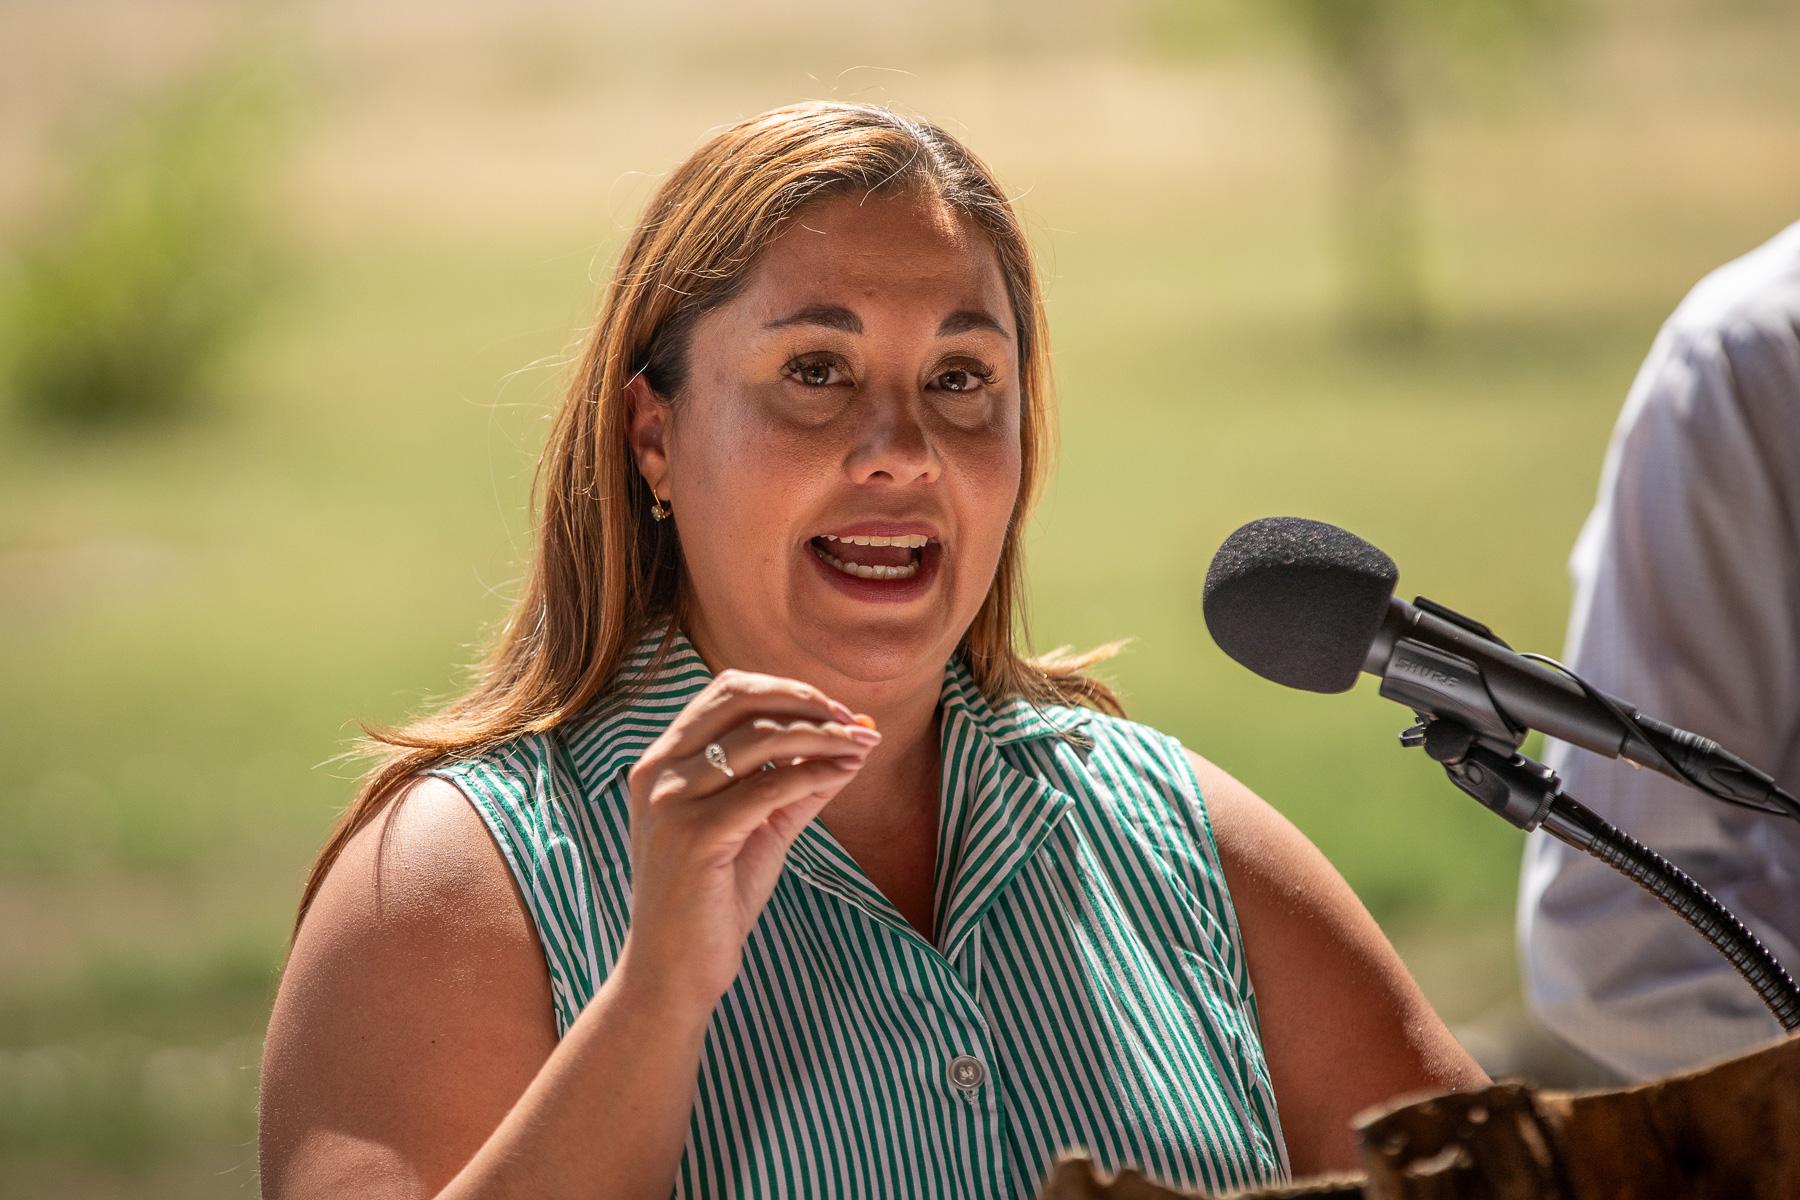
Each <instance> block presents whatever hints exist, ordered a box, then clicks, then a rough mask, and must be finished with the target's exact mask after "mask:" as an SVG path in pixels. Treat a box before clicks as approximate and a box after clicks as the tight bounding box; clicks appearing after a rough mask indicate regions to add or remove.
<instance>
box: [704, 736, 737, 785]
mask: <svg viewBox="0 0 1800 1200" xmlns="http://www.w3.org/2000/svg"><path fill="white" fill-rule="evenodd" d="M702 753H704V754H705V755H706V761H707V762H709V763H711V764H712V765H713V766H715V767H717V768H719V770H721V771H723V772H725V778H727V779H736V778H737V772H736V771H733V770H732V769H731V764H730V763H728V762H726V761H725V747H723V746H721V745H719V743H717V742H708V743H706V749H705V750H704V751H702Z"/></svg>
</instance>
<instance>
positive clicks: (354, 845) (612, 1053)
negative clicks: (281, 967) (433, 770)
mask: <svg viewBox="0 0 1800 1200" xmlns="http://www.w3.org/2000/svg"><path fill="white" fill-rule="evenodd" d="M629 957H630V953H629V944H628V945H627V950H626V953H625V955H623V956H622V957H621V958H620V961H619V963H618V965H617V967H616V968H615V970H614V972H613V974H612V975H611V976H609V977H608V979H607V981H606V984H605V985H604V986H603V987H602V988H601V990H600V992H599V994H598V995H597V996H596V997H595V999H594V1001H593V1002H592V1003H591V1004H589V1005H588V1006H587V1008H586V1009H585V1010H584V1011H583V1013H582V1015H581V1017H580V1018H579V1019H577V1021H576V1022H575V1024H574V1025H573V1026H572V1027H571V1028H570V1030H569V1033H568V1036H566V1037H565V1038H564V1039H563V1040H562V1041H561V1042H560V1043H558V1041H557V1040H556V1034H555V1028H554V1025H553V1024H552V1018H551V1004H550V985H549V979H548V976H547V973H546V970H545V965H544V957H543V952H542V950H540V949H539V946H538V940H537V936H536V932H535V929H534V927H533V925H532V921H531V918H530V916H529V914H528V913H527V912H526V910H525V907H524V904H523V902H522V900H521V898H520V896H519V893H518V890H517V888H516V886H515V885H514V883H513V881H512V877H511V875H510V873H509V872H508V871H507V868H506V865H505V863H504V861H503V860H502V859H501V857H500V853H499V850H498V848H497V847H496V846H495V845H494V843H493V840H492V839H491V838H490V837H489V835H488V833H487V830H486V828H485V827H484V826H483V825H482V823H481V819H480V817H479V816H478V815H477V814H476V813H475V811H474V810H473V809H472V808H471V807H470V805H469V803H468V801H467V800H466V799H465V798H463V797H462V795H461V794H460V793H459V792H457V790H456V789H455V786H454V785H453V784H450V783H448V782H446V781H444V780H439V779H433V778H427V779H422V780H420V781H418V782H416V783H414V784H413V785H411V787H410V788H409V790H408V791H407V793H406V794H404V795H402V796H400V797H398V798H397V799H396V800H395V802H394V803H393V804H392V805H390V806H388V807H387V808H386V809H384V810H383V813H382V815H381V816H380V817H379V818H377V819H376V820H375V821H373V822H371V823H370V824H369V825H368V826H367V827H365V828H364V829H363V830H362V831H360V832H359V833H358V834H357V835H356V837H354V838H353V839H352V840H351V841H350V842H349V843H348V845H346V847H345V849H344V853H343V855H342V857H341V858H340V859H339V860H338V861H337V863H336V864H335V865H334V866H333V867H332V869H331V873H330V875H329V876H328V877H327V879H326V881H325V884H324V886H323V887H322V888H321V889H320V891H319V894H318V897H317V898H316V900H315V901H314V903H313V906H312V908H311V910H310V911H309V913H308V914H307V917H306V921H305V923H304V924H303V925H302V927H301V931H300V936H299V939H298V940H297V942H296V943H295V946H294V951H293V954H292V956H291V958H290V961H289V963H288V966H287V970H286V973H285V975H284V977H283V979H282V983H281V988H280V992H279V994H278V995H277V997H276V1001H275V1008H274V1013H273V1016H272V1017H271V1020H270V1023H269V1032H268V1038H267V1041H266V1043H265V1046H264V1057H263V1077H262V1107H261V1118H260V1120H261V1129H260V1135H261V1136H260V1154H261V1165H262V1191H263V1195H264V1196H265V1197H269V1198H277V1197H279V1198H281V1200H290V1198H292V1200H304V1198H311V1197H328V1196H329V1197H337V1196H352V1195H353V1196H358V1197H367V1198H369V1200H401V1198H405V1200H415V1198H423V1197H443V1198H444V1200H453V1198H460V1197H477V1196H483V1197H485V1196H502V1195H507V1196H510V1195H531V1196H541V1197H559V1196H571V1197H573V1196H585V1195H592V1194H593V1193H594V1189H595V1188H596V1187H598V1186H600V1185H601V1183H602V1182H604V1184H605V1186H606V1189H607V1194H609V1195H617V1196H657V1197H663V1196H667V1195H668V1194H669V1193H670V1191H671V1190H673V1187H674V1177H675V1171H676V1169H677V1167H678V1165H679V1160H680V1155H681V1151H682V1147H683V1146H684V1144H685V1141H686V1135H687V1127H688V1119H689V1116H690V1114H691V1111H692V1106H693V1093H694V1083H695V1079H696V1077H697V1075H698V1072H699V1058H700V1051H701V1047H702V1044H703V1042H704V1039H705V1032H706V1022H707V1019H708V1018H709V1016H710V1013H708V1012H704V1011H695V1006H694V1005H692V1004H687V1003H673V1002H670V1001H669V1000H668V998H665V997H661V996H659V995H657V994H655V993H654V991H653V990H651V989H650V988H648V987H646V986H645V984H646V983H647V982H648V981H643V980H639V979H638V978H637V976H636V975H635V974H633V972H632V971H631V969H630V967H629V963H628V959H629Z"/></svg>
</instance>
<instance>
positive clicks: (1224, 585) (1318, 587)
mask: <svg viewBox="0 0 1800 1200" xmlns="http://www.w3.org/2000/svg"><path fill="white" fill-rule="evenodd" d="M1399 578H1400V572H1399V570H1398V568H1396V567H1395V566H1394V560H1393V559H1391V558H1389V557H1388V556H1387V555H1385V554H1383V553H1382V552H1381V551H1380V550H1378V549H1376V548H1375V547H1374V546H1371V545H1370V544H1369V543H1367V542H1365V541H1363V540H1362V539H1361V538H1359V537H1357V536H1356V535H1355V534H1353V533H1349V532H1347V531H1345V530H1342V529H1339V528H1338V527H1337V526H1335V525H1327V524H1325V523H1324V522H1322V521H1309V520H1307V519H1306V518H1304V517H1263V518H1261V519H1260V520H1256V521H1252V522H1250V523H1249V524H1248V525H1245V526H1242V527H1241V528H1239V529H1238V530H1237V532H1235V533H1233V534H1232V535H1231V536H1230V537H1228V538H1226V539H1225V543H1224V544H1223V545H1222V546H1220V547H1219V552H1218V553H1217V554H1215V555H1213V560H1212V565H1211V566H1210V567H1208V568H1207V571H1206V592H1205V597H1204V599H1203V600H1202V602H1201V608H1202V610H1203V612H1204V614H1205V617H1206V628H1207V629H1208V630H1209V631H1210V632H1211V633H1212V636H1213V640H1214V641H1215V642H1217V643H1218V644H1219V649H1221V650H1223V651H1225V653H1227V654H1229V655H1230V656H1231V657H1232V658H1234V659H1236V660H1237V661H1238V662H1240V663H1242V664H1243V665H1244V666H1246V667H1248V668H1250V669H1251V670H1252V671H1255V672H1256V673H1257V674H1258V675H1261V676H1262V677H1263V678H1265V679H1272V680H1274V681H1275V682H1276V683H1280V684H1285V685H1287V686H1288V687H1295V688H1303V689H1305V690H1306V691H1309V692H1343V691H1348V690H1349V689H1350V686H1351V685H1352V684H1353V683H1355V682H1356V676H1357V674H1358V672H1360V671H1361V670H1362V665H1363V658H1364V657H1365V656H1366V655H1367V654H1368V652H1369V646H1370V645H1371V644H1372V643H1373V642H1374V641H1375V634H1376V632H1377V631H1379V630H1380V628H1381V620H1382V617H1383V616H1384V615H1385V614H1386V612H1387V603H1388V597H1390V596H1392V595H1393V594H1394V584H1395V582H1396V581H1398V580H1399Z"/></svg>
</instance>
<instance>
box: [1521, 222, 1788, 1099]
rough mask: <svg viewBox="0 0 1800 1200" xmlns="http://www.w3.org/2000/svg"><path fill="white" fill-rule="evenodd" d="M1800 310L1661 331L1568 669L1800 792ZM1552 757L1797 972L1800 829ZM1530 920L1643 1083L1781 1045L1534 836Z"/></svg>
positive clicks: (1549, 987)
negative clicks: (1799, 528) (1799, 527)
mask: <svg viewBox="0 0 1800 1200" xmlns="http://www.w3.org/2000/svg"><path fill="white" fill-rule="evenodd" d="M1796 228H1800V227H1796ZM1703 286H1704V285H1703ZM1695 295H1699V289H1697V290H1696V293H1695ZM1692 302H1693V297H1690V304H1689V305H1684V309H1687V308H1691V305H1692ZM1793 308H1794V311H1793V312H1784V311H1782V306H1781V305H1780V304H1773V305H1765V306H1763V308H1761V309H1757V308H1756V307H1755V306H1751V307H1750V308H1748V309H1746V308H1744V307H1742V306H1738V307H1734V308H1731V309H1730V310H1729V311H1727V312H1726V313H1724V314H1719V315H1718V316H1719V319H1717V320H1711V319H1707V320H1695V319H1693V314H1692V312H1691V311H1690V312H1689V313H1688V314H1687V315H1686V316H1685V317H1684V315H1683V312H1682V310H1678V311H1677V314H1676V317H1675V318H1671V320H1670V322H1669V324H1668V325H1665V326H1664V328H1663V330H1662V332H1661V333H1660V334H1659V336H1658V338H1657V341H1656V344H1655V345H1654V347H1653V348H1652V350H1651V353H1650V356H1649V358H1648V359H1647V360H1646V361H1645V363H1644V366H1643V368H1642V370H1641V371H1640V372H1639V374H1638V377H1637V380H1636V382H1635V383H1634V384H1633V387H1632V390H1631V394H1630V396H1629V397H1628V399H1627V401H1626V406H1625V410H1624V412H1623V413H1622V415H1621V417H1620V419H1619V423H1618V426H1617V428H1616V429H1615V430H1614V433H1613V437H1612V441H1611V444H1610V446H1609V448H1608V451H1607V458H1606V464H1605V467H1604V469H1603V472H1602V477H1601V484H1600V494H1599V498H1598V503H1597V505H1596V507H1595V509H1594V510H1593V512H1592V513H1591V514H1590V516H1589V518H1588V520H1587V523H1586V525H1585V526H1584V527H1583V529H1582V532H1581V535H1580V538H1579V539H1578V541H1577V543H1576V547H1575V550H1574V553H1573V555H1572V557H1571V559H1570V563H1569V567H1570V573H1571V575H1572V576H1573V580H1574V584H1575V605H1574V610H1573V614H1572V618H1571V623H1570V628H1569V637H1568V647H1567V655H1568V657H1567V658H1566V659H1565V661H1567V662H1568V663H1569V665H1570V666H1571V667H1573V668H1574V669H1575V670H1576V671H1578V672H1580V673H1581V674H1582V675H1583V676H1584V677H1585V678H1586V679H1588V681H1589V682H1591V683H1592V684H1594V685H1595V686H1596V687H1599V688H1601V689H1602V690H1605V691H1608V692H1611V693H1613V694H1614V695H1617V696H1619V697H1621V698H1622V699H1624V700H1627V701H1629V702H1631V703H1632V704H1634V705H1636V706H1637V707H1638V708H1639V709H1640V710H1641V711H1642V712H1644V713H1645V714H1646V715H1648V716H1654V717H1658V718H1660V719H1662V720H1665V721H1669V722H1671V723H1673V724H1675V725H1677V726H1680V727H1682V728H1685V729H1690V730H1693V731H1695V732H1698V733H1702V734H1705V735H1707V736H1710V737H1713V738H1715V739H1717V740H1718V741H1719V742H1720V743H1722V744H1723V745H1724V746H1726V747H1727V748H1729V749H1731V750H1733V751H1735V752H1736V753H1738V754H1740V755H1742V756H1743V757H1744V758H1746V759H1748V760H1749V761H1750V762H1751V763H1753V764H1755V765H1756V766H1758V767H1760V768H1762V769H1763V770H1765V771H1768V772H1770V773H1771V774H1773V775H1775V776H1776V778H1777V779H1778V780H1779V781H1780V782H1781V783H1782V784H1783V786H1785V787H1787V788H1788V789H1789V790H1794V789H1795V787H1796V783H1797V782H1800V763H1797V762H1796V758H1797V755H1796V742H1797V738H1796V727H1797V725H1800V606H1797V603H1796V602H1797V600H1800V587H1797V586H1796V579H1797V576H1800V561H1797V557H1800V537H1797V536H1796V520H1797V519H1800V453H1797V452H1796V446H1797V445H1800V432H1797V431H1796V426H1797V425H1800V338H1797V337H1796V334H1795V328H1794V326H1795V324H1796V321H1797V320H1800V304H1795V305H1794V306H1793ZM1545 757H1546V761H1548V762H1549V764H1550V765H1551V766H1552V767H1553V768H1555V769H1556V770H1557V772H1558V773H1559V774H1560V775H1561V777H1562V780H1563V784H1564V788H1565V790H1566V791H1567V792H1568V793H1569V794H1570V795H1572V796H1574V797H1575V798H1577V799H1578V800H1580V801H1581V802H1583V803H1584V804H1586V805H1588V806H1589V807H1590V808H1592V809H1594V810H1595V811H1596V812H1598V813H1599V814H1600V815H1601V816H1603V817H1605V818H1606V819H1607V820H1609V821H1611V822H1612V823H1613V824H1615V825H1618V826H1619V827H1621V828H1622V829H1624V830H1625V831H1626V832H1627V833H1630V834H1631V835H1633V836H1634V837H1636V838H1637V839H1638V840H1639V841H1641V842H1643V843H1645V844H1646V845H1648V846H1650V847H1651V848H1652V849H1654V850H1657V851H1659V852H1661V853H1662V854H1664V855H1665V856H1667V857H1668V858H1669V859H1670V860H1672V861H1673V862H1674V863H1675V864H1676V865H1677V866H1679V867H1681V868H1682V869H1684V870H1686V871H1687V872H1688V873H1689V874H1690V875H1692V876H1694V877H1695V878H1696V879H1697V880H1699V882H1700V883H1701V884H1702V885H1703V886H1704V887H1706V888H1707V889H1708V890H1709V891H1711V892H1712V893H1713V894H1714V895H1715V896H1717V897H1718V898H1719V899H1720V900H1721V901H1723V902H1724V903H1725V904H1726V906H1727V907H1729V908H1730V909H1731V910H1732V911H1733V912H1735V913H1736V914H1737V915H1738V917H1739V918H1740V919H1742V920H1743V921H1744V923H1745V924H1746V925H1748V926H1749V927H1750V929H1751V931H1752V932H1754V933H1755V934H1757V936H1758V937H1760V938H1761V939H1762V941H1763V943H1764V944H1765V945H1767V946H1768V947H1769V948H1770V949H1771V950H1773V951H1774V952H1775V954H1776V955H1777V957H1779V958H1780V959H1781V960H1782V961H1783V963H1784V964H1786V965H1787V966H1788V967H1789V968H1790V969H1794V968H1795V967H1796V966H1797V965H1800V955H1796V953H1795V946H1796V943H1797V942H1800V887H1797V884H1800V823H1796V822H1793V821H1789V820H1784V819H1782V818H1777V817H1772V816H1767V815H1762V814H1758V813H1754V812H1749V811H1746V810H1744V809H1740V808H1735V807H1732V806H1729V805H1726V804H1723V803H1720V802H1718V801H1715V800H1712V799H1710V798H1708V797H1706V796H1703V795H1701V794H1700V793H1698V792H1695V791H1693V790H1691V789H1688V788H1686V787H1683V786H1682V785H1680V784H1677V783H1675V782H1673V781H1671V780H1668V779H1665V778H1664V777H1662V776H1661V775H1658V774H1654V773H1652V772H1650V771H1647V770H1641V769H1637V768H1633V767H1631V766H1629V765H1628V764H1625V763H1623V762H1620V761H1617V760H1609V759H1605V758H1602V757H1600V756H1599V755H1595V754H1592V753H1590V752H1588V751H1585V750H1579V749H1576V748H1573V747H1571V746H1568V745H1567V744H1564V743H1560V742H1551V743H1549V744H1548V746H1547V753H1546V756H1545ZM1518 918H1519V943H1520V945H1519V949H1520V956H1521V965H1522V968H1523V972H1524V979H1525V984H1526V992H1527V1000H1528V1002H1529V1004H1530V1006H1531V1008H1532V1010H1533V1012H1534V1013H1535V1014H1536V1015H1537V1016H1538V1017H1539V1019H1540V1020H1542V1021H1543V1022H1544V1023H1545V1024H1546V1025H1547V1026H1549V1027H1550V1028H1551V1029H1553V1030H1554V1031H1556V1032H1557V1033H1559V1034H1560V1035H1561V1036H1563V1037H1564V1038H1565V1039H1567V1040H1568V1041H1570V1042H1571V1043H1573V1044H1574V1045H1575V1046H1576V1047H1577V1048H1579V1049H1581V1050H1583V1051H1584V1052H1586V1053H1587V1054H1588V1055H1590V1056H1591V1057H1593V1058H1595V1059H1596V1060H1598V1061H1599V1062H1601V1063H1603V1064H1605V1065H1607V1066H1609V1067H1611V1068H1612V1069H1614V1070H1616V1071H1619V1072H1620V1073H1622V1074H1624V1075H1626V1076H1627V1077H1632V1078H1646V1077H1652V1076H1659V1075H1665V1074H1669V1073H1672V1072H1675V1071H1678V1070H1681V1069H1685V1068H1687V1067H1690V1066H1693V1065H1696V1064H1698V1063H1700V1062H1704V1061H1708V1060H1711V1059H1715V1058H1719V1057H1724V1056H1727V1055H1730V1054H1733V1053H1737V1052H1739V1051H1741V1050H1743V1049H1746V1048H1748V1047H1749V1046H1751V1045H1754V1044H1756V1043H1759V1042H1762V1041H1764V1040H1767V1039H1771V1038H1775V1037H1778V1036H1780V1034H1781V1029H1780V1026H1779V1025H1778V1024H1777V1023H1776V1021H1775V1020H1774V1018H1773V1017H1772V1016H1770V1014H1769V1013H1768V1011H1767V1009H1765V1008H1764V1006H1763V1004H1762V1002H1761V1001H1760V1000H1758V999H1757V997H1756V994H1755V993H1754V992H1753V991H1752V990H1751V988H1750V987H1749V985H1748V984H1746V983H1745V982H1744V981H1743V980H1742V979H1741V978H1740V977H1739V976H1738V975H1737V973H1736V972H1735V971H1734V970H1733V969H1732V968H1731V966H1730V964H1729V963H1727V962H1726V961H1725V959H1724V958H1723V956H1721V955H1720V954H1719V953H1718V952H1717V951H1716V950H1714V949H1713V948H1712V947H1711V946H1710V945H1709V944H1708V943H1707V942H1706V941H1705V939H1703V938H1702V937H1701V936H1700V935H1699V934H1698V933H1696V932H1694V931H1693V930H1692V929H1690V928H1688V926H1687V925H1686V924H1685V923H1683V922H1682V921H1681V920H1680V919H1679V918H1678V917H1676V916H1675V915H1674V914H1673V913H1671V912H1669V911H1668V910H1667V909H1666V908H1664V907H1663V906H1662V905H1661V904H1660V903H1659V902H1657V901H1656V900H1655V899H1654V898H1652V897H1651V896H1650V895H1649V894H1648V893H1646V892H1644V891H1643V890H1642V889H1640V888H1639V887H1637V885H1635V884H1633V883H1631V882H1630V881H1629V880H1627V879H1626V878H1625V877H1624V876H1622V875H1620V874H1619V873H1617V872H1616V871H1614V870H1612V869H1611V868H1609V867H1607V866H1605V865H1603V864H1601V863H1600V862H1598V861H1596V860H1594V859H1592V858H1590V857H1589V856H1587V855H1585V854H1583V853H1581V852H1579V851H1576V850H1573V849H1571V848H1569V847H1567V846H1564V845H1563V844H1562V843H1560V842H1557V841H1555V840H1554V839H1552V838H1551V837H1550V836H1549V835H1548V834H1546V833H1544V832H1542V831H1538V832H1536V833H1533V834H1532V835H1531V836H1530V838H1529V839H1528V841H1527V846H1526V851H1525V864H1524V872H1523V877H1522V885H1521V888H1520V897H1519V912H1518Z"/></svg>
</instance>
